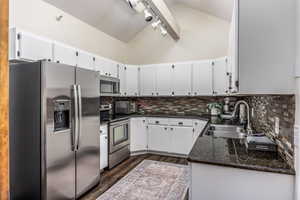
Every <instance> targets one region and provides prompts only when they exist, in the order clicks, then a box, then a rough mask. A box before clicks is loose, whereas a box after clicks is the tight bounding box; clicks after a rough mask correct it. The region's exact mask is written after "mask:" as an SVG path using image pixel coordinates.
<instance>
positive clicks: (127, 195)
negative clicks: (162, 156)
mask: <svg viewBox="0 0 300 200" xmlns="http://www.w3.org/2000/svg"><path fill="white" fill-rule="evenodd" d="M188 186H189V168H188V166H186V165H178V164H171V163H166V162H158V161H151V160H144V161H143V162H142V163H140V164H139V165H138V166H137V167H136V168H134V169H133V170H132V171H131V172H129V173H128V174H127V175H126V176H125V177H123V178H122V179H121V180H120V181H119V182H117V183H116V184H115V185H113V186H112V187H111V188H110V189H109V190H107V191H106V192H105V193H103V194H102V195H101V196H100V197H98V198H97V200H184V199H185V198H186V195H187V191H188Z"/></svg>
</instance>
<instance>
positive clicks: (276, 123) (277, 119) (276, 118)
mask: <svg viewBox="0 0 300 200" xmlns="http://www.w3.org/2000/svg"><path fill="white" fill-rule="evenodd" d="M279 123H280V121H279V117H275V134H276V135H277V136H278V135H279V132H280V127H279Z"/></svg>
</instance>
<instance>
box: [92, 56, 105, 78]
mask: <svg viewBox="0 0 300 200" xmlns="http://www.w3.org/2000/svg"><path fill="white" fill-rule="evenodd" d="M94 65H95V71H98V72H100V74H101V75H104V60H103V58H101V57H98V56H96V57H95V62H94Z"/></svg>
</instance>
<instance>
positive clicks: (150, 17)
mask: <svg viewBox="0 0 300 200" xmlns="http://www.w3.org/2000/svg"><path fill="white" fill-rule="evenodd" d="M144 14H145V20H146V22H151V21H152V19H153V16H152V14H151V13H150V12H149V10H148V9H145V10H144Z"/></svg>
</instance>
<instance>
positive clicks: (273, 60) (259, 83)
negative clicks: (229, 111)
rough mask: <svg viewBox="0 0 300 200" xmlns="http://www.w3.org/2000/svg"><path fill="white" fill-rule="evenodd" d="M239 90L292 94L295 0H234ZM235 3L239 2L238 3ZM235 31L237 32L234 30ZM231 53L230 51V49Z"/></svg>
mask: <svg viewBox="0 0 300 200" xmlns="http://www.w3.org/2000/svg"><path fill="white" fill-rule="evenodd" d="M235 3H236V8H238V9H235V10H234V14H235V15H236V16H237V17H236V18H235V21H236V22H235V23H234V25H235V26H237V25H238V27H233V28H234V29H235V30H236V31H233V32H232V34H237V37H236V38H235V39H234V40H233V41H234V42H235V44H233V46H234V47H238V53H233V55H235V56H237V55H238V59H234V61H238V63H237V64H238V78H239V84H238V86H239V93H240V94H293V93H294V91H295V90H294V89H295V79H294V63H295V24H296V17H295V12H296V9H295V1H293V0H286V1H284V3H283V1H282V0H264V1H261V0H251V1H238V0H235ZM237 4H238V5H237ZM237 31H238V32H237ZM231 55H232V53H231Z"/></svg>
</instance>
